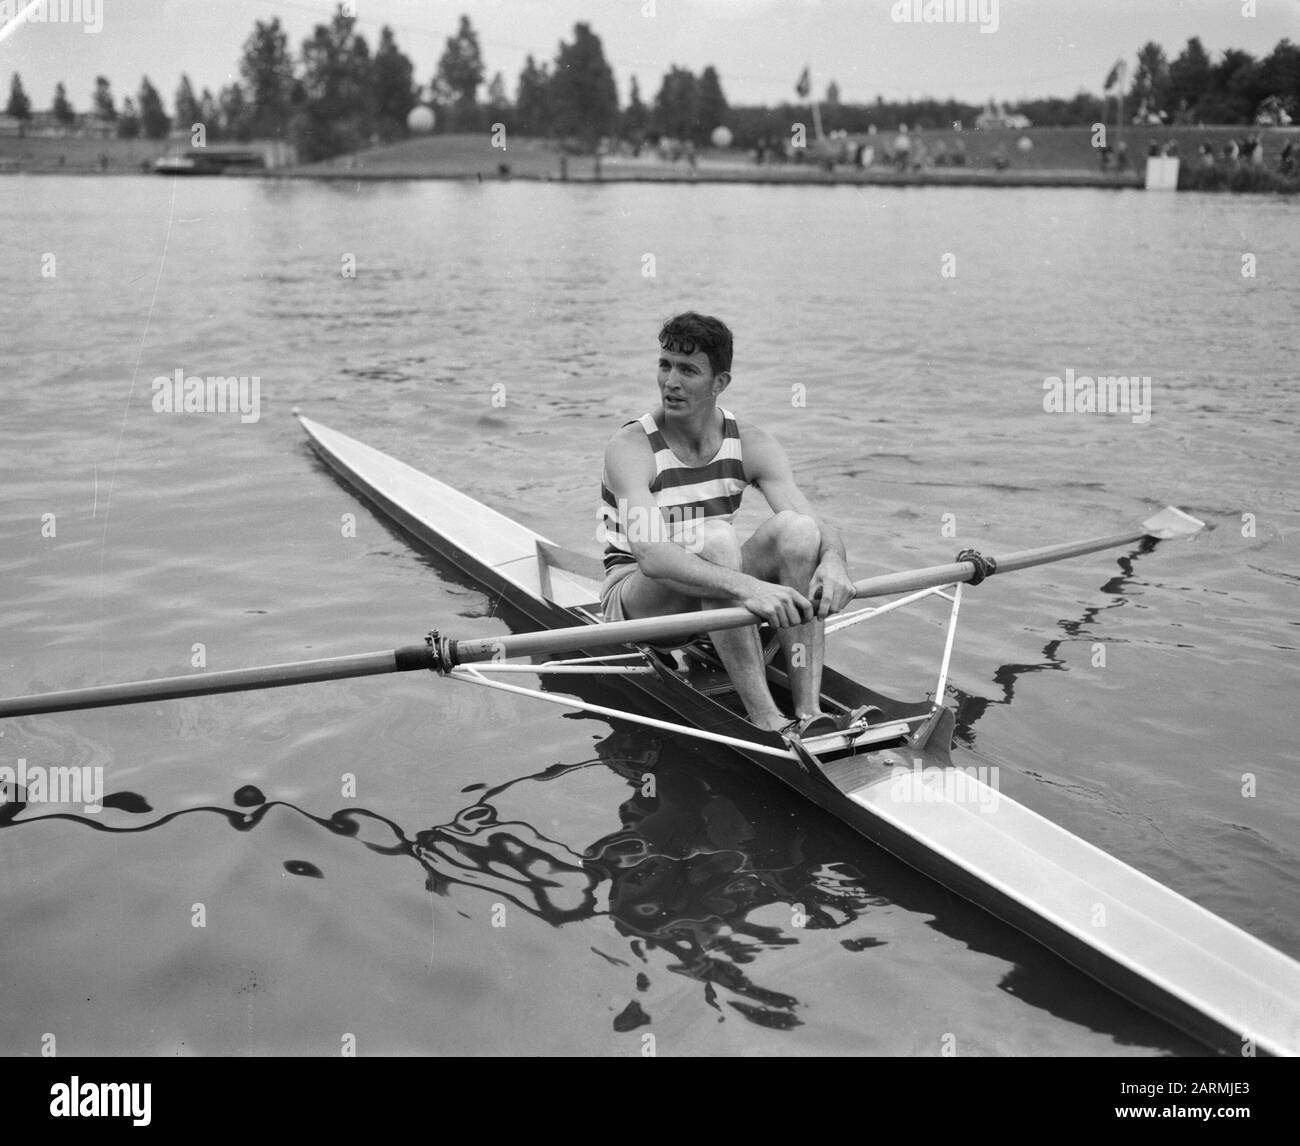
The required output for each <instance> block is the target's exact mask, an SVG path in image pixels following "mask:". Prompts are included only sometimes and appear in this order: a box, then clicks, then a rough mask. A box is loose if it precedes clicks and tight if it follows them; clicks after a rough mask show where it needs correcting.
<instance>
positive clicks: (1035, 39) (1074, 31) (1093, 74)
mask: <svg viewBox="0 0 1300 1146" xmlns="http://www.w3.org/2000/svg"><path fill="white" fill-rule="evenodd" d="M25 2H26V0H18V6H19V7H21V6H22V5H23V4H24V3H25ZM48 2H49V4H50V5H51V7H52V8H57V6H58V5H60V4H62V5H64V6H65V7H67V6H69V5H72V6H74V8H75V6H77V5H86V6H87V7H88V8H89V10H91V11H94V10H95V8H97V7H98V8H100V9H101V11H102V22H103V26H102V29H101V30H100V31H99V32H98V33H93V34H92V33H87V32H85V31H84V30H83V28H82V26H80V25H75V24H43V25H37V24H25V25H23V26H21V27H18V28H16V29H14V30H13V31H12V32H11V34H10V35H8V36H7V37H6V38H5V39H4V40H3V41H0V71H2V72H3V73H6V75H5V78H4V80H3V82H4V83H5V89H4V90H5V92H6V93H7V90H8V80H7V73H9V72H14V71H17V72H19V73H20V74H21V75H22V78H23V84H24V87H25V88H26V89H27V92H28V94H29V96H31V98H32V102H33V104H34V105H35V106H36V107H37V108H42V109H43V108H48V107H49V106H50V103H51V100H52V97H53V91H54V85H55V83H56V82H58V81H59V80H62V81H63V82H64V83H65V84H66V85H67V89H68V95H69V97H70V98H71V100H72V103H73V105H74V107H76V108H77V109H78V110H80V111H84V110H86V109H87V108H88V106H89V103H90V92H91V90H92V88H93V86H94V78H95V76H96V75H106V76H108V78H109V79H110V81H111V82H112V85H113V91H114V93H115V95H116V96H117V97H118V99H119V101H120V99H121V97H122V96H123V95H128V94H130V95H134V94H135V93H136V91H137V90H138V88H139V85H140V77H141V76H142V75H148V76H149V78H150V79H151V80H152V81H153V82H154V84H155V86H156V87H157V88H158V89H159V91H160V92H161V93H162V95H163V100H164V102H165V103H166V104H167V106H168V109H169V110H170V108H171V105H172V100H173V96H174V93H175V91H176V85H177V81H178V80H179V78H180V75H181V73H182V72H186V73H188V74H189V76H190V78H191V80H192V81H193V84H194V88H195V91H196V92H197V91H199V90H201V89H202V88H204V87H209V88H211V89H212V90H213V92H216V91H217V89H218V88H220V87H221V86H222V85H223V84H225V83H228V82H229V81H230V80H232V79H235V78H237V76H238V71H237V69H238V61H239V57H240V53H241V48H242V45H243V43H244V40H245V39H246V38H247V36H248V34H249V32H250V31H251V29H252V27H253V22H254V21H255V20H259V19H260V20H269V19H270V18H271V17H272V16H279V18H280V21H281V23H282V24H284V25H285V27H286V28H287V30H288V33H289V37H290V46H291V48H292V49H293V51H294V53H295V55H296V53H297V50H298V48H299V47H300V46H301V43H302V41H303V39H305V38H306V37H307V35H308V34H309V33H310V31H311V28H312V27H313V25H315V24H316V23H318V22H322V21H323V20H325V19H327V18H328V16H329V14H330V13H331V12H332V11H333V10H334V7H335V0H99V3H98V4H95V3H94V2H93V0H48ZM968 2H969V0H961V3H962V5H963V6H964V5H965V4H966V3H968ZM981 2H982V3H983V6H984V8H985V9H986V10H987V11H988V12H989V14H990V16H991V15H992V14H993V13H994V12H996V17H997V21H996V25H997V30H996V31H994V32H983V31H981V30H980V29H979V25H978V24H970V23H966V24H948V25H937V24H921V25H917V24H910V23H897V22H895V21H894V20H892V19H891V11H892V10H893V9H894V3H893V0H352V6H353V8H354V9H355V11H356V13H357V16H358V17H359V28H360V30H361V31H362V33H363V34H364V35H365V36H366V38H367V39H368V40H369V41H370V42H371V45H372V46H373V44H374V42H375V41H376V39H377V38H378V32H379V29H380V27H381V26H382V25H384V24H391V25H392V26H393V29H394V31H395V32H396V35H397V41H398V44H399V46H400V47H401V48H402V50H403V51H404V52H405V53H406V54H407V55H408V56H410V57H411V59H412V60H413V61H414V63H415V69H416V79H417V80H418V81H419V82H420V83H427V82H428V81H429V79H430V78H431V77H432V75H433V71H434V68H435V66H436V64H437V60H438V57H439V56H440V55H441V53H442V49H443V45H444V41H445V40H446V38H447V37H448V36H449V35H451V34H452V33H453V32H454V30H455V27H456V24H457V20H458V17H459V15H460V14H461V13H467V14H468V15H469V17H470V19H471V20H472V21H473V24H474V27H475V28H476V29H477V31H478V34H479V38H480V41H481V43H482V47H483V54H484V58H485V63H486V66H487V69H488V75H489V76H491V74H492V73H493V72H496V71H498V70H500V71H502V72H504V74H505V77H506V81H507V88H508V90H509V92H510V94H511V96H512V97H513V95H514V91H515V84H516V81H517V78H518V75H519V71H520V68H521V67H522V65H523V61H524V57H525V56H526V55H527V54H528V53H530V52H531V53H533V54H534V55H535V56H536V57H537V58H538V59H539V60H542V59H545V60H549V59H551V58H553V57H554V55H555V49H556V45H557V43H558V42H559V40H560V39H561V38H564V39H570V38H571V33H572V28H573V25H574V23H575V22H577V21H580V20H583V21H586V22H588V23H589V24H591V26H592V28H593V30H594V31H595V32H596V34H597V35H598V36H600V38H601V39H602V41H603V42H604V45H605V54H606V57H607V58H608V59H609V61H610V63H611V65H612V66H613V68H614V74H615V77H616V78H617V80H618V84H619V91H620V95H621V96H622V97H623V98H624V99H626V96H627V90H628V81H629V78H630V77H631V76H633V75H635V76H637V77H638V79H639V81H640V84H641V90H642V93H643V95H644V96H645V97H646V98H647V99H649V98H650V97H652V96H653V95H654V93H655V92H656V91H657V90H658V88H659V81H660V78H661V77H662V75H663V73H664V72H665V71H666V70H667V69H668V66H669V65H670V64H674V63H676V64H681V65H683V66H685V67H689V68H691V69H692V70H694V71H697V72H698V71H699V70H700V69H701V68H703V67H704V66H705V65H706V64H713V65H714V66H715V67H716V68H717V69H718V72H719V74H720V75H721V77H722V85H723V90H724V92H725V93H726V95H727V98H728V99H729V100H730V101H731V102H733V103H776V102H779V101H781V100H784V99H791V100H793V99H794V92H793V89H794V84H795V81H796V79H797V78H798V75H799V73H800V71H801V70H802V69H803V67H804V65H805V64H808V65H810V66H811V68H812V76H813V84H814V90H815V91H816V92H817V93H818V94H819V95H820V94H821V93H822V92H823V91H824V89H825V86H826V83H827V82H828V81H829V80H831V79H835V80H836V81H838V83H839V85H840V90H841V95H842V98H843V99H844V100H846V101H850V102H867V101H874V99H875V97H876V96H877V95H878V94H879V95H883V96H884V97H885V98H886V99H901V98H906V97H909V96H920V95H931V96H936V97H939V98H943V97H947V96H953V97H955V98H957V99H961V100H964V101H966V102H980V103H982V102H983V101H984V100H985V99H987V98H988V97H989V96H995V97H997V98H999V99H1006V100H1010V101H1014V100H1016V99H1020V98H1025V97H1034V96H1044V95H1066V96H1069V95H1072V94H1074V93H1075V92H1076V91H1078V90H1079V89H1080V88H1087V89H1089V90H1091V91H1094V92H1099V91H1100V90H1101V86H1102V82H1103V80H1104V78H1105V75H1106V73H1107V72H1108V71H1109V69H1110V66H1111V64H1113V63H1114V62H1115V60H1116V58H1117V57H1119V56H1121V55H1122V56H1126V57H1127V58H1129V59H1130V61H1131V60H1132V58H1133V56H1134V55H1135V54H1136V52H1137V49H1138V47H1139V46H1140V45H1142V44H1143V43H1145V42H1146V41H1147V40H1155V41H1156V42H1157V43H1160V44H1161V45H1163V46H1164V48H1165V50H1166V52H1167V53H1168V54H1169V56H1170V58H1171V59H1172V58H1173V57H1174V56H1175V55H1177V53H1178V51H1179V50H1180V49H1181V47H1182V45H1183V44H1184V43H1186V41H1187V39H1188V38H1189V37H1191V36H1200V38H1201V41H1202V43H1203V44H1204V45H1205V47H1206V49H1207V50H1208V51H1210V52H1211V54H1212V55H1215V54H1217V53H1219V52H1222V51H1223V49H1225V48H1228V47H1240V48H1245V49H1246V50H1248V51H1250V52H1253V53H1254V54H1256V55H1263V54H1266V53H1267V52H1268V51H1269V50H1270V49H1271V48H1272V47H1273V45H1274V44H1275V43H1276V42H1277V41H1278V40H1280V39H1282V38H1283V37H1284V36H1288V37H1290V38H1291V39H1292V40H1297V41H1300V3H1298V2H1297V0H1255V6H1256V15H1255V16H1254V17H1253V18H1251V17H1247V16H1245V15H1243V11H1242V10H1243V7H1249V3H1248V0H981ZM13 5H14V0H7V2H6V0H0V12H4V11H5V10H6V8H11V7H13ZM651 13H652V14H651ZM990 26H992V25H991V24H990Z"/></svg>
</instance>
